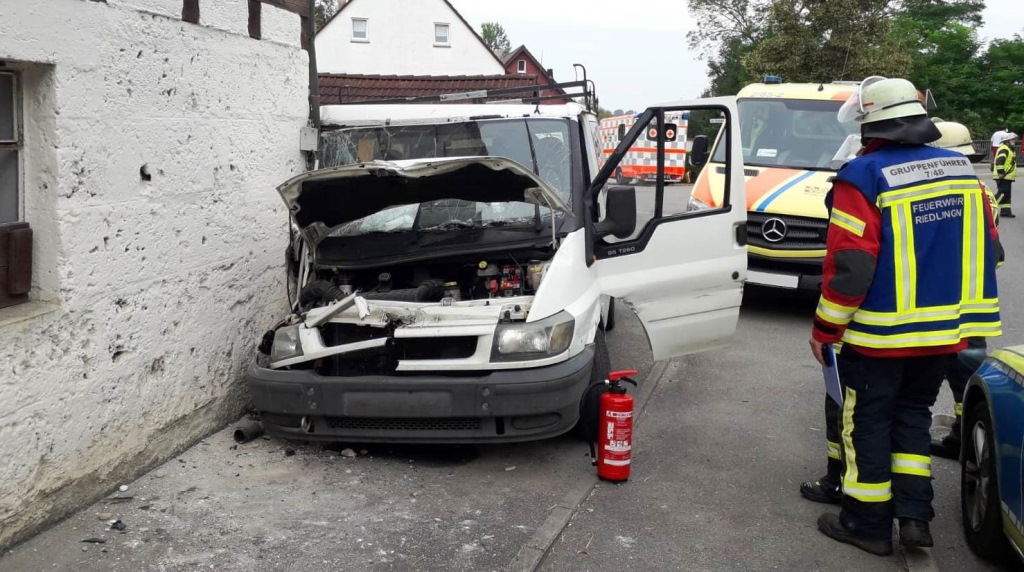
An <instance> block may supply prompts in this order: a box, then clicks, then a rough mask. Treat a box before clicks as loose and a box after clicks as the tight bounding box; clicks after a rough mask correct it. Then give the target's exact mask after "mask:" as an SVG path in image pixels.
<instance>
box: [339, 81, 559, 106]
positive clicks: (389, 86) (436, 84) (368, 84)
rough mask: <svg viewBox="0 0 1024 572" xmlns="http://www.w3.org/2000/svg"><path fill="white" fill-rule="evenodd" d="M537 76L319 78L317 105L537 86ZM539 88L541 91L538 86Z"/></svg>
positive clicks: (524, 95)
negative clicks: (318, 99) (318, 103)
mask: <svg viewBox="0 0 1024 572" xmlns="http://www.w3.org/2000/svg"><path fill="white" fill-rule="evenodd" d="M537 80H538V78H537V76H536V75H530V74H516V75H461V76H460V75H455V76H427V75H354V74H320V104H321V105H333V104H339V103H354V102H357V101H376V100H382V99H393V98H399V97H419V96H426V95H442V94H446V93H461V92H466V91H476V90H483V89H488V90H489V89H502V88H509V87H528V86H531V85H538V83H537ZM539 87H541V88H542V87H543V84H541V85H540V86H539ZM528 96H529V94H528V93H518V94H515V95H510V96H509V98H510V99H513V98H515V99H519V98H523V97H528Z"/></svg>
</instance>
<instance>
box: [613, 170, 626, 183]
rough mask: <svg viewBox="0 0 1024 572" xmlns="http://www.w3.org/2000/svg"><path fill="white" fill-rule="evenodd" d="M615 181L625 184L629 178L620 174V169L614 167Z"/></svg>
mask: <svg viewBox="0 0 1024 572" xmlns="http://www.w3.org/2000/svg"><path fill="white" fill-rule="evenodd" d="M615 183H616V184H618V185H625V184H628V183H629V179H627V178H626V176H625V175H623V174H622V169H615Z"/></svg>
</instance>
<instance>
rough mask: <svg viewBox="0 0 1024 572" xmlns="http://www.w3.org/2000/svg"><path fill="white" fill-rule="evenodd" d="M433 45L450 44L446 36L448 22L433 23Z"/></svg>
mask: <svg viewBox="0 0 1024 572" xmlns="http://www.w3.org/2000/svg"><path fill="white" fill-rule="evenodd" d="M434 45H435V46H450V45H451V41H450V38H449V36H448V24H434Z"/></svg>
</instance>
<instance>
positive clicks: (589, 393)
mask: <svg viewBox="0 0 1024 572" xmlns="http://www.w3.org/2000/svg"><path fill="white" fill-rule="evenodd" d="M611 370H612V360H611V356H609V355H608V345H607V344H606V343H605V341H604V332H603V331H601V330H600V329H598V330H597V332H596V333H595V334H594V365H593V367H592V368H591V369H590V383H588V384H587V390H586V391H584V392H583V397H581V398H580V418H579V421H577V422H576V425H575V426H574V427H573V428H572V434H573V435H574V436H576V438H578V439H580V440H583V441H587V442H592V441H596V440H597V424H598V421H600V419H599V418H598V416H599V415H600V414H601V396H602V395H604V393H605V392H606V391H607V389H606V388H605V387H604V382H605V380H607V379H608V373H609V372H610V371H611ZM595 386H596V387H595Z"/></svg>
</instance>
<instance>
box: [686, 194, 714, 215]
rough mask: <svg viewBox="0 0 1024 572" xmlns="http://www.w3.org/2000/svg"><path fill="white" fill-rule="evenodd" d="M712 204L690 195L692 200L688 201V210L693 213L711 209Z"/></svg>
mask: <svg viewBox="0 0 1024 572" xmlns="http://www.w3.org/2000/svg"><path fill="white" fill-rule="evenodd" d="M710 208H711V205H709V204H707V203H705V202H704V201H702V200H700V199H698V198H697V197H695V196H693V195H690V201H689V202H688V203H686V212H688V213H691V212H695V211H704V210H707V209H710Z"/></svg>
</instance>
